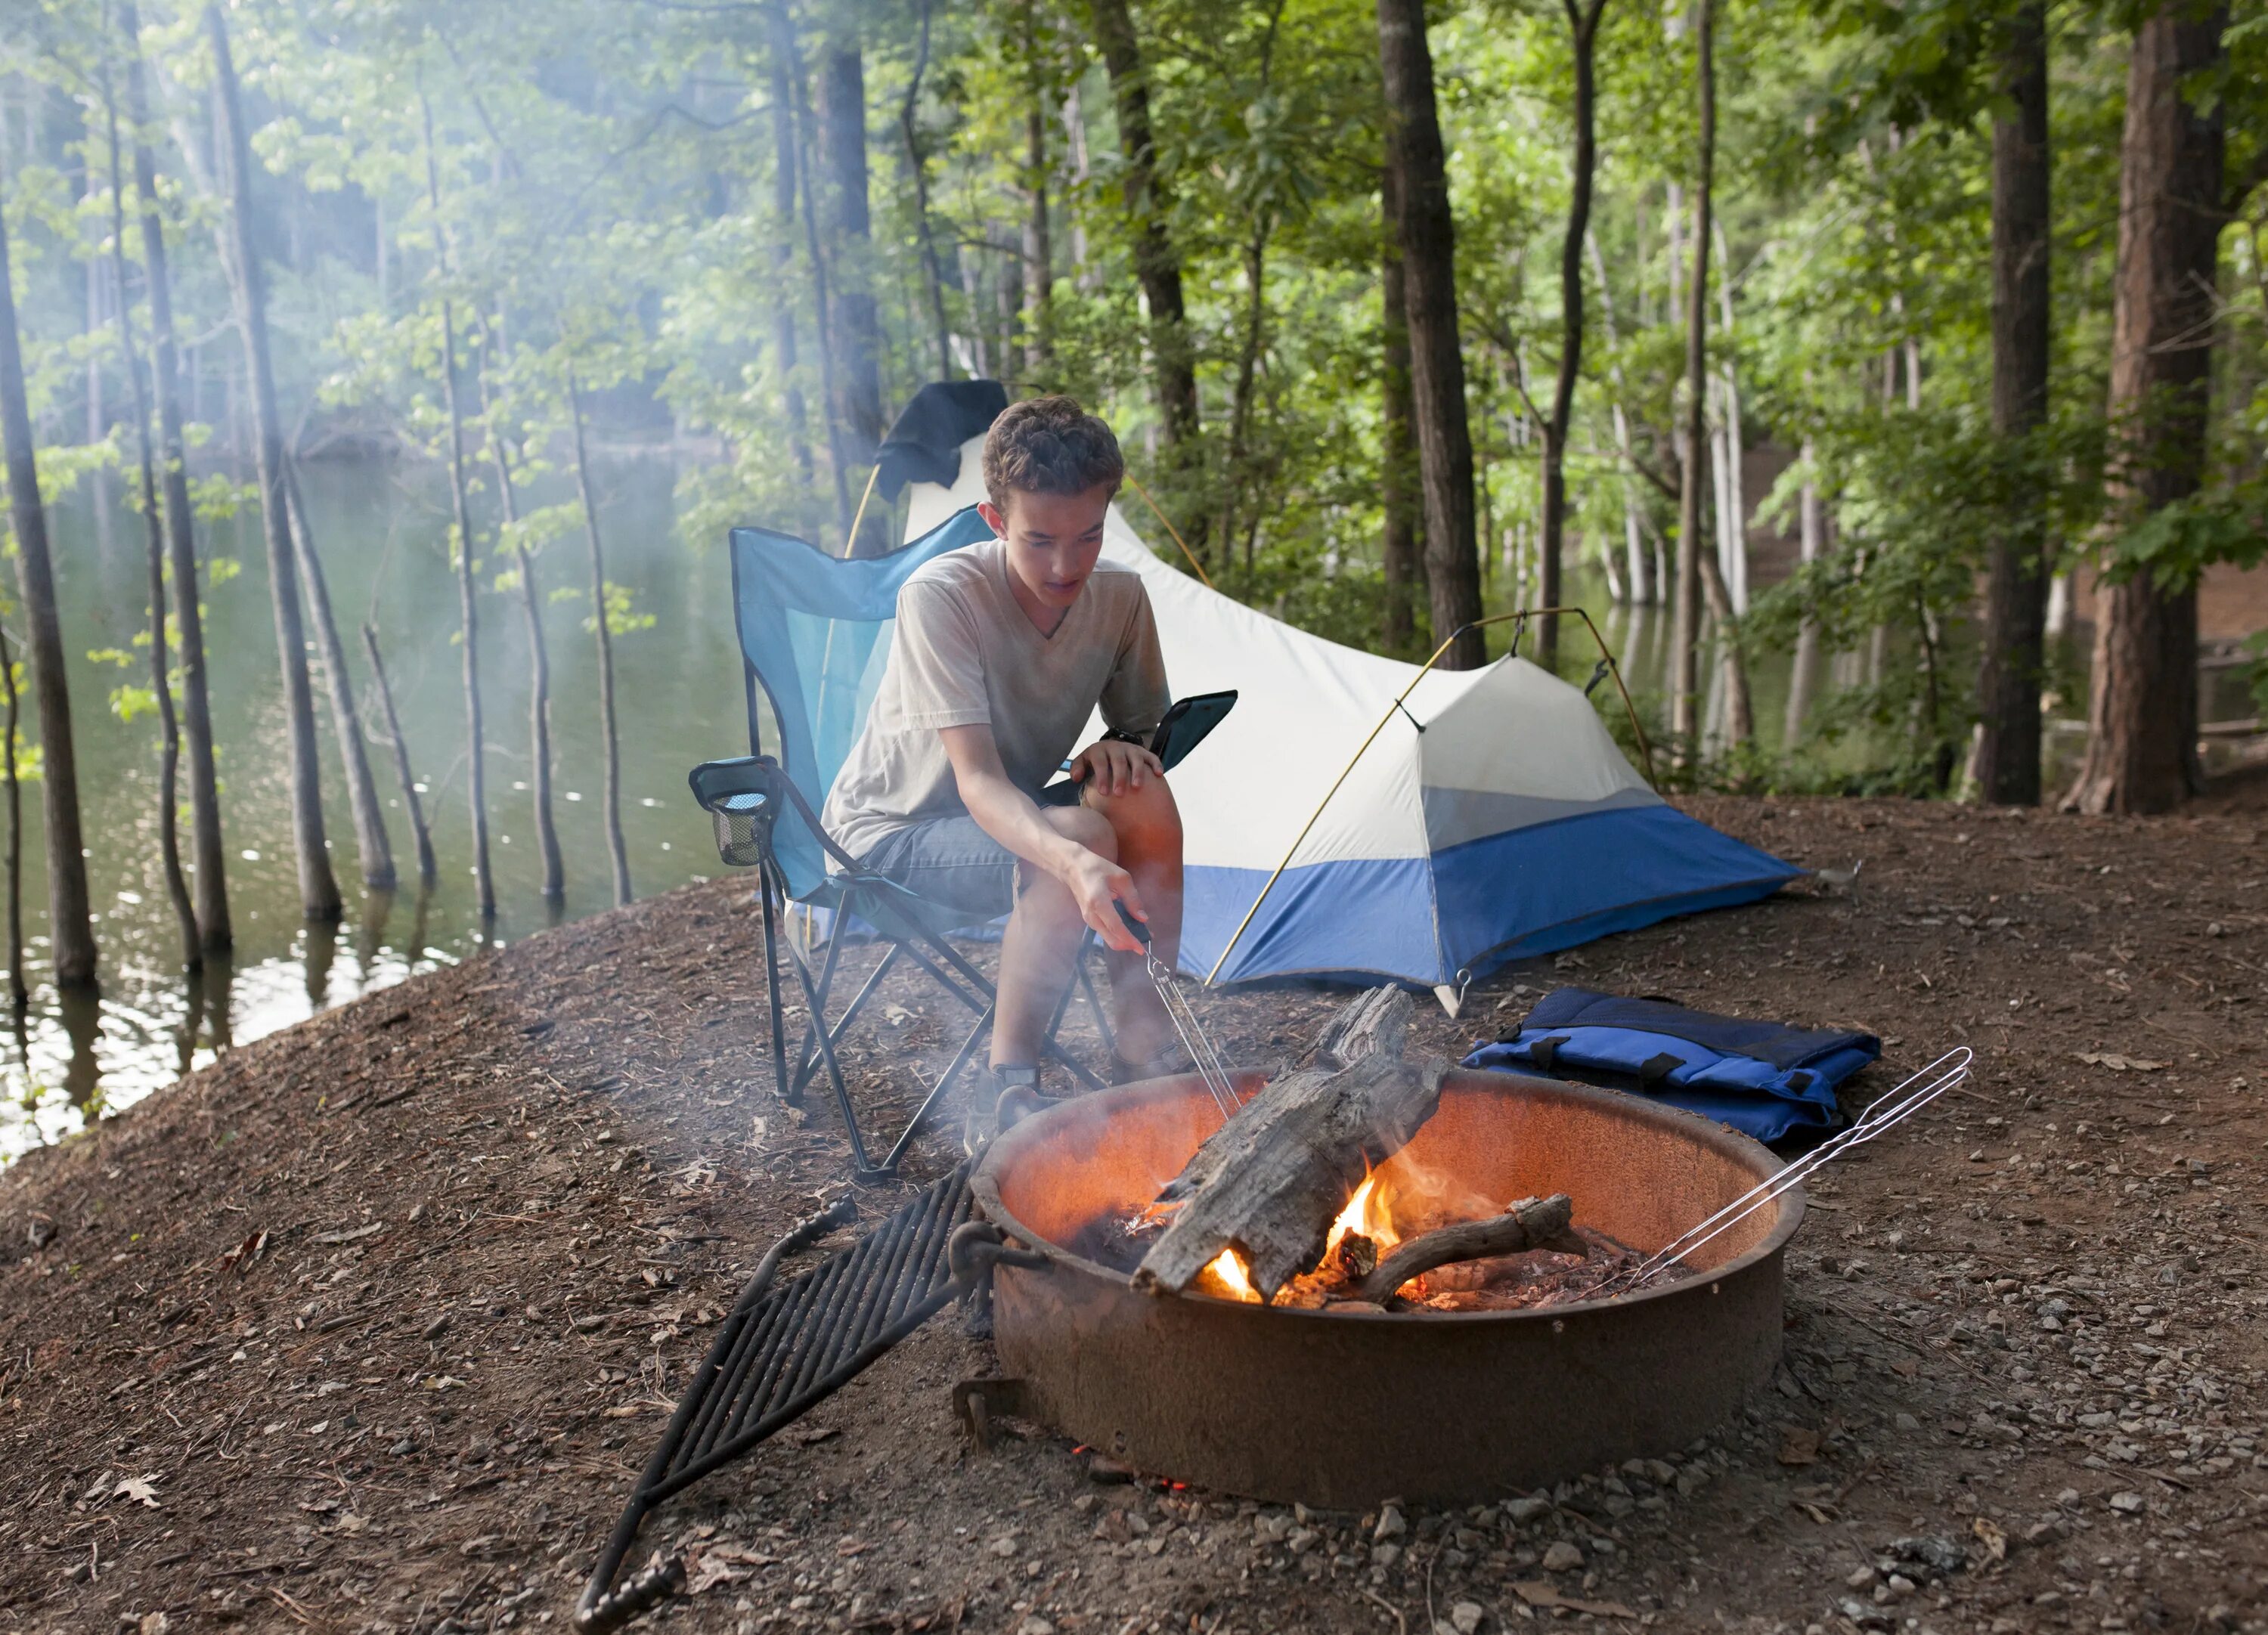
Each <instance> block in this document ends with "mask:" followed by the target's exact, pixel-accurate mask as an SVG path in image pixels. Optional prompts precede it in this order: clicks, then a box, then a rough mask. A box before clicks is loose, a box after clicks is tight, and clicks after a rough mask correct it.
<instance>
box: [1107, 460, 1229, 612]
mask: <svg viewBox="0 0 2268 1635" xmlns="http://www.w3.org/2000/svg"><path fill="white" fill-rule="evenodd" d="M1126 486H1127V487H1129V488H1130V489H1132V490H1134V491H1135V492H1136V493H1137V494H1139V495H1140V496H1141V497H1142V503H1143V504H1145V505H1147V506H1148V507H1149V508H1150V514H1151V515H1152V516H1153V517H1155V518H1157V519H1158V520H1159V522H1160V524H1161V525H1162V526H1163V527H1164V528H1165V530H1166V532H1167V533H1168V534H1172V535H1173V536H1174V543H1175V544H1176V545H1179V546H1180V547H1181V548H1182V556H1185V557H1187V558H1188V560H1189V566H1190V567H1192V568H1194V569H1196V570H1197V578H1201V579H1203V580H1204V587H1205V589H1207V590H1211V589H1212V588H1213V584H1212V575H1211V574H1210V573H1207V572H1206V571H1204V563H1201V562H1199V561H1198V560H1197V557H1196V556H1193V555H1191V553H1190V551H1189V543H1188V541H1185V540H1183V539H1182V531H1181V530H1180V529H1179V528H1177V527H1175V526H1174V525H1173V523H1172V522H1171V521H1170V520H1168V519H1167V516H1166V513H1165V512H1162V511H1160V510H1159V509H1158V502H1157V501H1156V500H1154V499H1152V498H1151V497H1150V490H1147V489H1145V488H1144V487H1143V486H1142V483H1141V481H1140V479H1139V478H1138V477H1136V476H1135V475H1134V474H1133V473H1132V472H1128V473H1127V474H1126Z"/></svg>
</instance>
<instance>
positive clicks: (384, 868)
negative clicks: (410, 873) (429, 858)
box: [284, 463, 394, 891]
mask: <svg viewBox="0 0 2268 1635" xmlns="http://www.w3.org/2000/svg"><path fill="white" fill-rule="evenodd" d="M284 497H285V498H286V499H287V500H288V501H289V502H290V504H291V537H292V539H293V540H294V541H296V542H297V545H298V556H299V572H300V575H301V577H302V578H304V579H305V581H306V591H307V610H308V612H309V613H311V614H312V615H313V616H314V622H315V653H316V656H317V657H318V658H319V659H320V660H321V661H322V667H323V680H324V682H325V683H326V687H327V690H328V692H329V694H330V700H331V732H332V734H333V736H334V737H335V738H336V739H337V740H338V744H339V764H340V765H341V766H342V767H344V768H345V769H346V775H347V793H348V798H349V804H350V806H352V807H353V810H354V826H355V850H356V853H357V856H359V857H360V858H362V883H363V884H364V885H365V886H367V887H370V888H371V889H372V891H392V890H393V889H394V844H393V843H392V842H391V841H390V840H388V839H387V834H386V813H385V810H384V808H383V807H381V806H379V799H378V784H377V781H376V780H375V779H373V778H372V777H371V775H370V751H369V749H368V748H367V747H366V746H365V744H364V742H363V736H362V712H361V711H358V710H357V709H356V708H355V696H354V678H353V677H352V676H351V675H350V674H347V650H346V644H345V643H343V642H342V641H340V640H339V622H338V620H337V619H335V618H334V617H333V616H332V614H331V587H330V581H329V580H328V578H325V576H324V573H323V560H322V558H321V557H320V556H318V555H316V553H315V541H314V536H313V534H311V533H309V532H308V529H307V505H306V500H305V499H304V498H302V497H301V496H300V493H299V473H298V468H297V467H296V466H293V465H291V464H289V463H287V464H286V465H285V467H284Z"/></svg>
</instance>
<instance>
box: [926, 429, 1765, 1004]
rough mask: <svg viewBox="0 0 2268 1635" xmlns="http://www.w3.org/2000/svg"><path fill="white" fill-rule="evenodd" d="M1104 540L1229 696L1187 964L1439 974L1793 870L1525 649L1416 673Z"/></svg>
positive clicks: (1211, 759) (1169, 632)
mask: <svg viewBox="0 0 2268 1635" xmlns="http://www.w3.org/2000/svg"><path fill="white" fill-rule="evenodd" d="M989 422H990V416H989V415H986V416H983V423H989ZM983 423H979V424H976V425H975V426H974V427H973V428H972V427H969V426H968V425H967V424H966V423H964V424H963V426H962V427H961V430H963V431H966V432H967V433H968V435H966V436H965V437H964V438H963V440H962V443H961V458H960V460H959V468H958V473H957V475H956V476H955V477H954V481H953V482H951V483H949V484H946V483H942V482H935V481H917V482H912V483H910V484H909V514H908V519H907V525H906V538H907V539H908V540H909V541H910V540H913V539H916V538H918V537H920V536H921V535H923V534H926V533H928V532H929V531H930V530H932V528H935V527H938V526H939V524H940V523H942V522H944V521H945V520H946V519H948V518H949V517H951V516H952V515H953V514H954V512H957V511H960V510H961V509H963V508H964V507H967V506H969V505H973V504H975V503H976V501H978V500H979V499H982V498H983V497H984V494H983V475H982V471H981V465H982V461H981V459H980V450H981V447H982V444H983ZM943 469H944V468H943V466H942V464H940V466H939V467H938V468H935V470H936V474H937V475H943ZM1103 554H1104V556H1106V557H1107V558H1108V559H1109V560H1111V561H1113V562H1116V563H1120V564H1122V565H1123V566H1125V567H1129V568H1131V569H1133V570H1134V571H1136V572H1138V573H1140V574H1141V575H1142V576H1143V579H1144V582H1145V586H1147V588H1148V591H1149V594H1150V600H1151V603H1152V607H1153V608H1155V610H1156V614H1157V622H1158V630H1159V636H1160V642H1161V644H1162V646H1163V648H1164V652H1165V659H1166V674H1167V676H1168V677H1169V678H1170V680H1171V681H1172V683H1173V688H1174V691H1175V696H1182V697H1185V696H1191V695H1194V694H1198V693H1208V692H1215V691H1220V690H1224V689H1232V688H1233V689H1235V690H1236V692H1237V694H1238V699H1237V703H1236V707H1235V709H1234V710H1233V711H1231V712H1230V714H1229V715H1228V717H1227V718H1226V720H1224V721H1223V722H1222V723H1221V724H1220V725H1219V726H1218V727H1217V728H1215V729H1214V731H1213V733H1212V735H1211V737H1210V738H1209V739H1207V740H1206V741H1205V742H1204V745H1203V746H1202V747H1201V748H1199V749H1198V750H1197V752H1196V753H1195V754H1193V755H1190V756H1189V759H1188V760H1187V761H1185V762H1182V765H1181V766H1180V767H1179V768H1177V769H1176V770H1175V772H1174V774H1173V786H1174V792H1175V799H1176V800H1177V802H1178V803H1179V805H1180V806H1181V810H1182V828H1183V832H1184V836H1185V839H1184V856H1185V858H1186V865H1187V881H1186V886H1185V910H1184V915H1183V922H1182V950H1181V964H1182V968H1183V969H1184V970H1185V971H1188V972H1190V973H1193V974H1196V975H1198V976H1205V975H1208V974H1210V975H1211V978H1212V980H1214V981H1217V982H1222V983H1228V982H1243V981H1250V980H1254V979H1257V978H1261V977H1270V976H1293V975H1310V976H1315V975H1321V976H1352V975H1356V974H1365V975H1369V976H1382V977H1390V978H1395V979H1398V980H1401V981H1405V982H1412V983H1424V984H1426V985H1428V986H1433V987H1437V988H1442V989H1445V990H1454V989H1456V988H1459V987H1461V986H1462V983H1464V982H1465V981H1468V980H1469V979H1470V978H1471V977H1473V976H1478V975H1481V974H1484V973H1485V972H1486V971H1488V970H1490V969H1492V968H1495V967H1496V966H1498V965H1500V964H1502V963H1503V962H1505V961H1508V960H1512V959H1516V958H1521V957H1524V956H1527V955H1530V954H1547V953H1550V952H1552V951H1554V950H1557V949H1561V948H1567V947H1572V946H1575V945H1576V944H1579V943H1583V942H1587V941H1590V940H1591V939H1594V938H1597V937H1602V936H1604V935H1606V934H1608V933H1609V932H1616V931H1628V930H1631V929H1632V928H1634V927H1637V926H1640V925H1649V924H1653V923H1654V922H1656V921H1658V920H1662V919H1666V918H1668V917H1672V916H1674V915H1679V914H1688V913H1692V912H1695V911H1697V910H1703V909H1711V908H1721V907H1726V906H1729V905H1732V904H1736V903H1742V902H1754V901H1756V899H1758V898H1761V897H1764V896H1768V895H1771V893H1772V892H1774V891H1777V890H1778V889H1779V887H1781V886H1782V885H1784V884H1786V882H1787V881H1788V880H1792V879H1794V878H1796V877H1797V876H1798V875H1800V873H1801V872H1802V871H1800V869H1797V868H1795V867H1793V865H1789V864H1787V863H1785V862H1783V861H1781V860H1780V859H1779V858H1774V857H1771V856H1770V855H1769V854H1767V853H1765V852H1763V851H1757V850H1756V848H1754V847H1752V846H1749V845H1746V844H1743V843H1742V842H1740V841H1737V840H1734V839H1732V838H1731V837H1730V836H1726V835H1722V834H1719V832H1717V831H1716V830H1715V829H1711V828H1710V827H1709V826H1708V825H1707V824H1705V823H1702V822H1700V821H1697V820H1696V819H1693V818H1690V817H1688V816H1686V815H1685V814H1683V813H1681V812H1678V811H1677V810H1675V808H1674V807H1672V806H1669V805H1668V803H1667V802H1665V801H1664V800H1663V799H1661V797H1660V796H1659V795H1657V794H1655V793H1654V792H1653V790H1652V789H1650V788H1649V787H1648V786H1647V785H1646V781H1645V779H1643V778H1642V777H1639V776H1638V772H1637V771H1636V770H1634V769H1633V768H1632V767H1631V764H1630V762H1628V761H1627V760H1626V759H1624V755H1623V754H1622V751H1621V750H1620V749H1619V748H1617V747H1616V744H1615V741H1614V740H1613V738H1612V737H1611V736H1610V735H1609V733H1608V732H1607V730H1606V727H1605V725H1604V724H1603V723H1602V721H1601V720H1600V719H1599V717H1598V713H1597V711H1594V709H1593V708H1592V705H1591V702H1590V700H1589V699H1588V698H1587V697H1585V696H1584V695H1583V694H1582V693H1581V692H1580V690H1578V689H1575V688H1573V687H1571V686H1569V685H1568V684H1567V683H1566V682H1565V681H1560V680H1559V679H1558V678H1557V677H1556V676H1553V675H1550V674H1547V673H1546V672H1544V671H1543V670H1542V669H1540V668H1538V667H1536V666H1535V665H1533V664H1531V663H1529V662H1528V660H1526V659H1519V658H1511V657H1507V658H1503V659H1498V660H1497V661H1496V662H1494V663H1493V664H1491V665H1489V666H1487V667H1485V668H1483V669H1479V670H1469V671H1444V670H1433V671H1428V672H1426V673H1425V674H1423V675H1422V676H1421V675H1419V674H1418V669H1419V667H1418V666H1416V665H1411V664H1406V663H1403V662H1401V661H1399V660H1396V659H1385V658H1381V657H1380V656H1378V655H1377V654H1374V653H1366V652H1360V651H1359V650H1357V649H1354V648H1351V647H1347V646H1344V645H1342V644H1338V643H1337V642H1331V641H1327V640H1325V639H1323V638H1322V637H1317V636H1313V635H1310V634H1308V633H1307V632H1306V631H1304V630H1297V629H1294V628H1293V627H1292V626H1290V625H1288V624H1285V623H1284V622H1282V621H1281V620H1278V619H1274V618H1270V616H1269V615H1266V614H1263V613H1261V612H1259V611H1257V610H1256V609H1254V608H1248V607H1246V606H1244V605H1243V604H1242V603H1241V602H1238V601H1236V600H1233V599H1232V598H1230V597H1227V596H1224V595H1221V594H1220V593H1218V592H1216V591H1213V590H1211V588H1209V587H1208V586H1205V585H1204V584H1203V583H1201V582H1200V581H1199V580H1197V579H1196V578H1191V577H1190V576H1189V575H1188V574H1185V573H1183V572H1182V571H1180V570H1179V569H1178V568H1176V567H1175V566H1173V565H1172V564H1171V563H1168V562H1167V561H1164V560H1161V559H1160V557H1159V556H1157V555H1156V554H1155V553H1153V552H1152V550H1151V549H1149V547H1148V546H1147V545H1146V544H1145V542H1144V541H1143V540H1142V539H1141V537H1140V535H1139V534H1137V533H1136V532H1135V530H1134V528H1133V527H1131V525H1130V523H1129V522H1128V521H1127V519H1126V517H1125V515H1124V514H1123V511H1122V510H1121V508H1120V507H1119V506H1118V505H1116V504H1114V505H1113V506H1112V507H1111V510H1110V514H1109V519H1108V524H1107V527H1106V534H1105V541H1104V545H1103ZM1413 678H1416V683H1417V684H1416V686H1415V688H1414V689H1410V683H1411V681H1412V679H1413ZM1404 689H1410V692H1409V696H1408V697H1407V698H1406V699H1404V700H1403V704H1402V705H1401V707H1399V708H1396V707H1395V699H1396V698H1397V697H1398V696H1401V695H1402V694H1403V690H1404ZM1389 712H1390V718H1388V716H1389ZM1381 718H1385V722H1384V725H1383V726H1381ZM1097 730H1098V731H1099V730H1100V728H1099V726H1098V728H1097ZM1373 730H1375V736H1374V737H1372V736H1371V735H1372V734H1373ZM1366 738H1368V739H1369V740H1370V741H1369V743H1368V745H1367V747H1365V740H1366ZM1350 763H1351V764H1350ZM1342 771H1344V772H1345V774H1346V776H1345V778H1344V782H1342V783H1339V784H1338V786H1337V790H1336V792H1333V789H1332V785H1333V784H1334V782H1335V781H1337V780H1338V779H1339V777H1340V775H1341V773H1342ZM1319 807H1320V808H1321V810H1320V811H1318V808H1319ZM1311 816H1312V817H1313V818H1314V821H1313V824H1312V827H1308V828H1307V833H1306V836H1305V837H1304V838H1300V831H1301V829H1302V827H1303V826H1307V825H1308V823H1309V820H1310V817H1311ZM1295 841H1297V849H1296V851H1293V844H1294V842H1295ZM1287 852H1290V853H1291V854H1292V855H1291V860H1290V863H1289V865H1288V866H1286V867H1285V868H1284V870H1283V873H1282V875H1281V877H1280V878H1279V879H1278V880H1276V881H1275V884H1274V886H1273V887H1272V888H1270V887H1269V886H1268V882H1269V880H1270V875H1271V874H1272V873H1274V872H1275V871H1276V869H1277V867H1278V865H1279V864H1282V863H1283V862H1284V861H1285V856H1286V853H1287ZM1263 889H1264V890H1265V895H1264V897H1263ZM1256 901H1257V902H1258V904H1259V906H1258V909H1257V910H1256V911H1254V906H1253V905H1254V904H1255V902H1256ZM1248 915H1249V923H1247V917H1248ZM1224 954H1226V958H1225V959H1224V958H1223V955H1224ZM1444 998H1445V1002H1447V1001H1448V999H1449V996H1448V994H1447V993H1445V995H1444Z"/></svg>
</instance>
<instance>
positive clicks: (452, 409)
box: [420, 98, 497, 920]
mask: <svg viewBox="0 0 2268 1635" xmlns="http://www.w3.org/2000/svg"><path fill="white" fill-rule="evenodd" d="M420 100H421V109H422V112H423V114H424V118H425V199H426V203H427V205H428V206H429V207H430V208H431V210H432V212H433V231H434V233H435V235H436V239H435V247H436V249H437V250H438V252H439V254H438V257H437V260H436V262H435V270H436V272H437V273H438V275H439V276H441V277H442V278H444V279H446V278H447V277H449V276H451V273H450V268H449V264H448V254H447V245H448V239H447V232H446V228H445V227H444V226H443V225H442V222H441V173H440V170H439V168H438V165H437V164H436V162H435V160H434V157H433V109H432V105H431V103H427V102H423V99H422V98H421V99H420ZM457 393H458V387H457V313H456V306H455V303H454V302H453V300H452V299H451V298H450V296H449V294H448V291H447V290H446V287H445V288H444V290H443V291H442V295H441V398H442V401H443V403H444V404H445V405H446V409H447V412H448V417H449V428H448V438H449V503H450V507H451V512H452V515H453V519H454V528H453V533H454V535H455V537H454V540H453V560H454V562H455V563H456V569H457V631H458V636H459V638H460V641H461V642H462V644H463V646H462V650H461V658H462V660H463V670H462V673H463V675H464V685H465V798H466V801H467V804H468V806H470V807H471V810H472V820H473V890H474V894H475V896H476V897H477V898H478V900H479V902H480V912H481V918H482V919H483V920H490V919H494V918H495V917H496V906H497V903H496V876H495V874H494V873H492V872H491V871H490V866H489V799H488V746H487V744H486V743H485V742H484V741H483V740H482V735H481V660H480V651H481V644H480V632H481V626H480V605H479V602H478V600H476V598H475V595H474V592H473V512H472V507H471V505H470V504H468V500H467V497H466V491H465V416H464V409H463V408H462V406H461V404H460V402H459V401H458V395H457Z"/></svg>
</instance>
